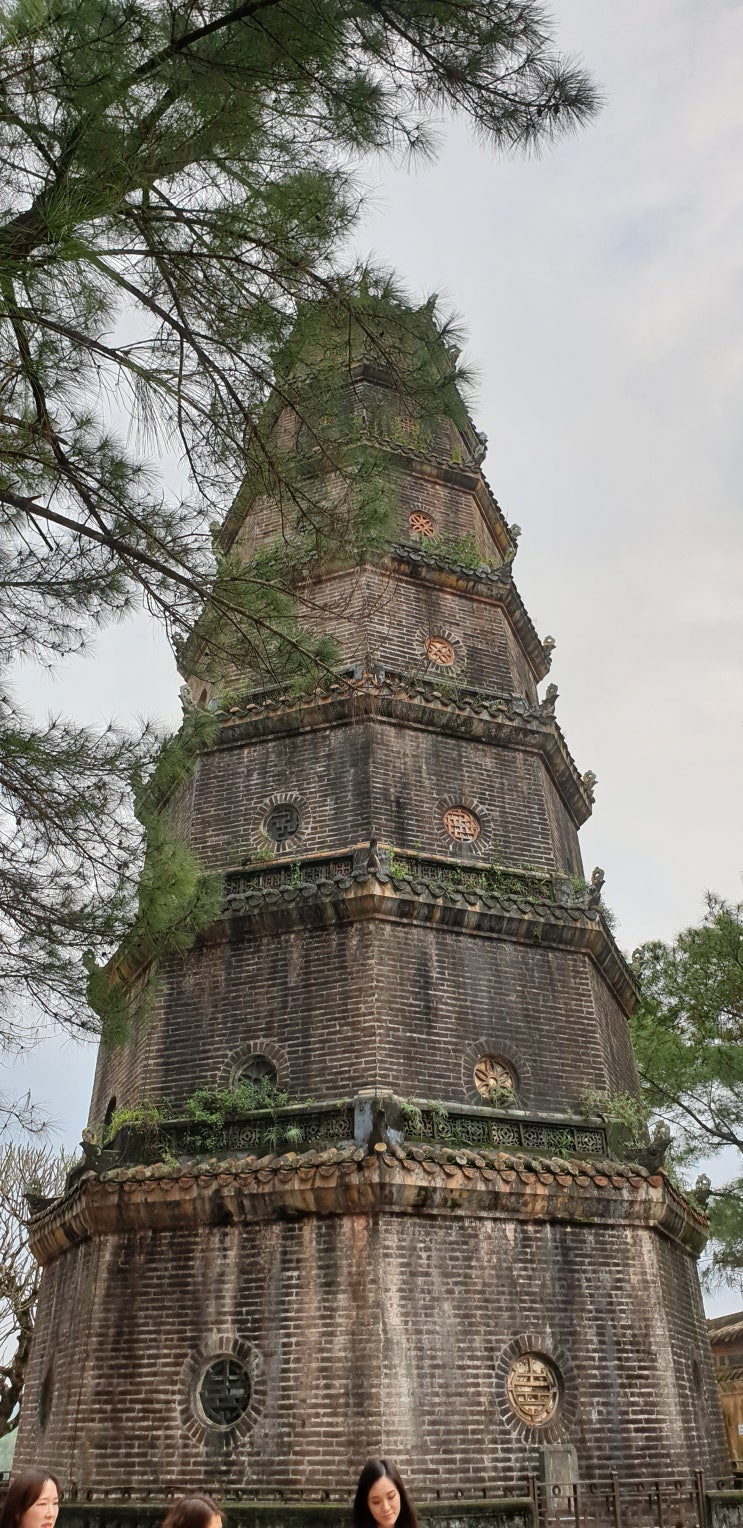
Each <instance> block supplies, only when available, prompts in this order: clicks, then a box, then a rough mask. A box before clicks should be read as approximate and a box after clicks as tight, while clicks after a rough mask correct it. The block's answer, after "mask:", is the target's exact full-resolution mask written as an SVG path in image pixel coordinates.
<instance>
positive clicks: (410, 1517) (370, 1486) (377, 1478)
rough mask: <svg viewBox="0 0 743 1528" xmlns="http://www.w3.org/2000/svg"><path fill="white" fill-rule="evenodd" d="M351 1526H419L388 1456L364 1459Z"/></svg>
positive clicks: (397, 1472) (377, 1527) (414, 1527)
mask: <svg viewBox="0 0 743 1528" xmlns="http://www.w3.org/2000/svg"><path fill="white" fill-rule="evenodd" d="M0 1528H2V1525H0ZM353 1528H418V1519H417V1517H416V1515H415V1508H414V1506H413V1504H412V1502H411V1500H410V1497H409V1496H408V1493H407V1491H406V1490H405V1486H404V1485H403V1482H402V1478H401V1476H400V1471H399V1470H398V1468H397V1466H396V1465H394V1464H391V1463H390V1462H389V1461H388V1460H387V1459H367V1462H366V1464H365V1465H364V1468H363V1470H362V1471H361V1474H360V1475H359V1483H358V1485H357V1487H356V1496H355V1498H354V1503H353Z"/></svg>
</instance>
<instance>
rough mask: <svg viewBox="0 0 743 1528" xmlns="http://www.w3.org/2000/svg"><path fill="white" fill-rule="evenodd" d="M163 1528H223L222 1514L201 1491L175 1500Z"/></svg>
mask: <svg viewBox="0 0 743 1528" xmlns="http://www.w3.org/2000/svg"><path fill="white" fill-rule="evenodd" d="M0 1528H2V1525H0ZM163 1528H222V1514H221V1512H220V1510H219V1507H218V1506H217V1504H216V1502H214V1501H212V1499H211V1496H207V1495H206V1492H203V1491H201V1492H197V1493H196V1495H194V1496H181V1497H180V1498H179V1500H178V1501H174V1502H173V1505H172V1507H171V1508H170V1511H169V1513H168V1515H167V1517H166V1519H165V1521H164V1523H163Z"/></svg>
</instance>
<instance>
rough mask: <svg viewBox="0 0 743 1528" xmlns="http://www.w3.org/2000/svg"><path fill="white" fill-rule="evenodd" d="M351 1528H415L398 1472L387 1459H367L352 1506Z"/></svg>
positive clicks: (412, 1513)
mask: <svg viewBox="0 0 743 1528" xmlns="http://www.w3.org/2000/svg"><path fill="white" fill-rule="evenodd" d="M353 1522H354V1528H393V1524H394V1525H396V1528H418V1519H417V1517H416V1515H415V1511H414V1509H413V1505H412V1503H411V1501H410V1498H409V1497H408V1493H407V1491H406V1490H405V1487H404V1485H403V1483H402V1479H401V1477H400V1471H399V1470H398V1469H397V1467H396V1465H394V1464H390V1462H389V1460H387V1459H368V1460H367V1462H366V1464H365V1465H364V1468H363V1470H362V1471H361V1474H360V1475H359V1483H358V1485H357V1487H356V1496H355V1498H354V1503H353Z"/></svg>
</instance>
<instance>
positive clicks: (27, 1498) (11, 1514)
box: [0, 1470, 59, 1528]
mask: <svg viewBox="0 0 743 1528" xmlns="http://www.w3.org/2000/svg"><path fill="white" fill-rule="evenodd" d="M58 1512H59V1484H58V1482H57V1480H56V1479H55V1477H54V1475H50V1473H49V1471H48V1470H22V1471H21V1473H20V1475H16V1476H15V1479H14V1480H12V1481H11V1482H10V1485H9V1486H8V1494H7V1496H6V1498H5V1501H4V1502H3V1509H2V1512H0V1528H54V1524H55V1523H56V1521H57V1513H58Z"/></svg>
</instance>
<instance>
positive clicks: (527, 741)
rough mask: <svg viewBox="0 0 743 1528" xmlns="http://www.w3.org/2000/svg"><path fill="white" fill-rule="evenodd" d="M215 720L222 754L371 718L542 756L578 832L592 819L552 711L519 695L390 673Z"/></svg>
mask: <svg viewBox="0 0 743 1528" xmlns="http://www.w3.org/2000/svg"><path fill="white" fill-rule="evenodd" d="M217 714H218V718H219V720H220V722H221V724H222V725H221V730H220V735H219V746H220V747H222V748H225V747H234V746H236V745H239V744H244V743H246V742H253V741H256V740H258V739H259V738H267V737H276V736H277V735H286V734H291V733H296V732H306V731H311V730H312V729H313V728H315V727H321V728H322V727H328V726H331V725H333V724H336V725H337V724H338V723H348V722H358V721H360V720H362V719H364V718H366V717H369V718H379V719H381V720H383V721H393V722H402V723H403V724H405V725H408V726H414V727H419V728H425V729H432V730H434V731H436V732H438V733H440V734H441V733H444V734H445V735H446V736H447V737H464V738H467V739H468V741H471V742H476V743H486V744H489V745H493V744H495V745H500V746H505V747H510V748H520V749H525V750H528V751H529V752H531V753H534V752H538V753H540V754H541V755H542V756H543V758H544V760H545V762H546V765H547V768H548V770H549V772H550V775H551V777H552V779H553V781H554V783H555V786H556V787H557V789H558V791H559V792H560V795H561V797H562V800H563V801H564V803H565V805H566V807H567V809H568V811H569V812H570V815H571V817H572V818H573V821H574V823H575V825H576V827H578V828H580V827H581V826H582V824H583V823H584V822H586V820H587V819H588V817H590V815H591V807H592V802H593V795H592V790H591V788H590V785H589V784H587V783H586V781H585V780H583V779H581V776H580V775H579V773H578V770H577V768H576V765H575V762H574V760H573V757H572V755H571V753H570V750H569V748H568V746H567V743H566V742H565V738H564V736H563V734H562V732H561V730H560V727H559V726H558V724H557V722H556V721H555V717H554V711H553V710H549V709H545V708H544V707H539V706H535V707H532V708H530V707H529V706H528V705H527V704H526V703H525V702H524V701H523V700H522V698H521V697H520V696H516V695H503V696H496V695H484V694H478V693H476V692H475V691H472V690H465V689H463V690H462V691H461V692H459V693H455V694H454V695H446V694H442V693H441V687H440V686H437V685H436V684H434V683H432V682H431V681H430V680H429V681H426V680H424V679H413V678H407V679H406V678H405V677H404V676H403V675H401V674H390V673H385V674H383V675H382V674H380V675H379V676H376V675H373V674H363V675H362V676H361V677H360V678H359V679H351V678H348V677H344V678H342V679H339V680H338V681H337V682H336V683H334V684H332V685H330V686H329V687H328V689H327V690H326V691H324V692H320V693H317V694H314V695H311V696H307V697H292V698H290V697H287V696H280V697H276V698H275V699H273V700H269V701H260V700H255V701H246V702H243V703H241V704H238V705H236V706H234V707H232V708H231V709H230V710H229V711H224V712H219V713H217ZM587 778H588V777H587Z"/></svg>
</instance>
